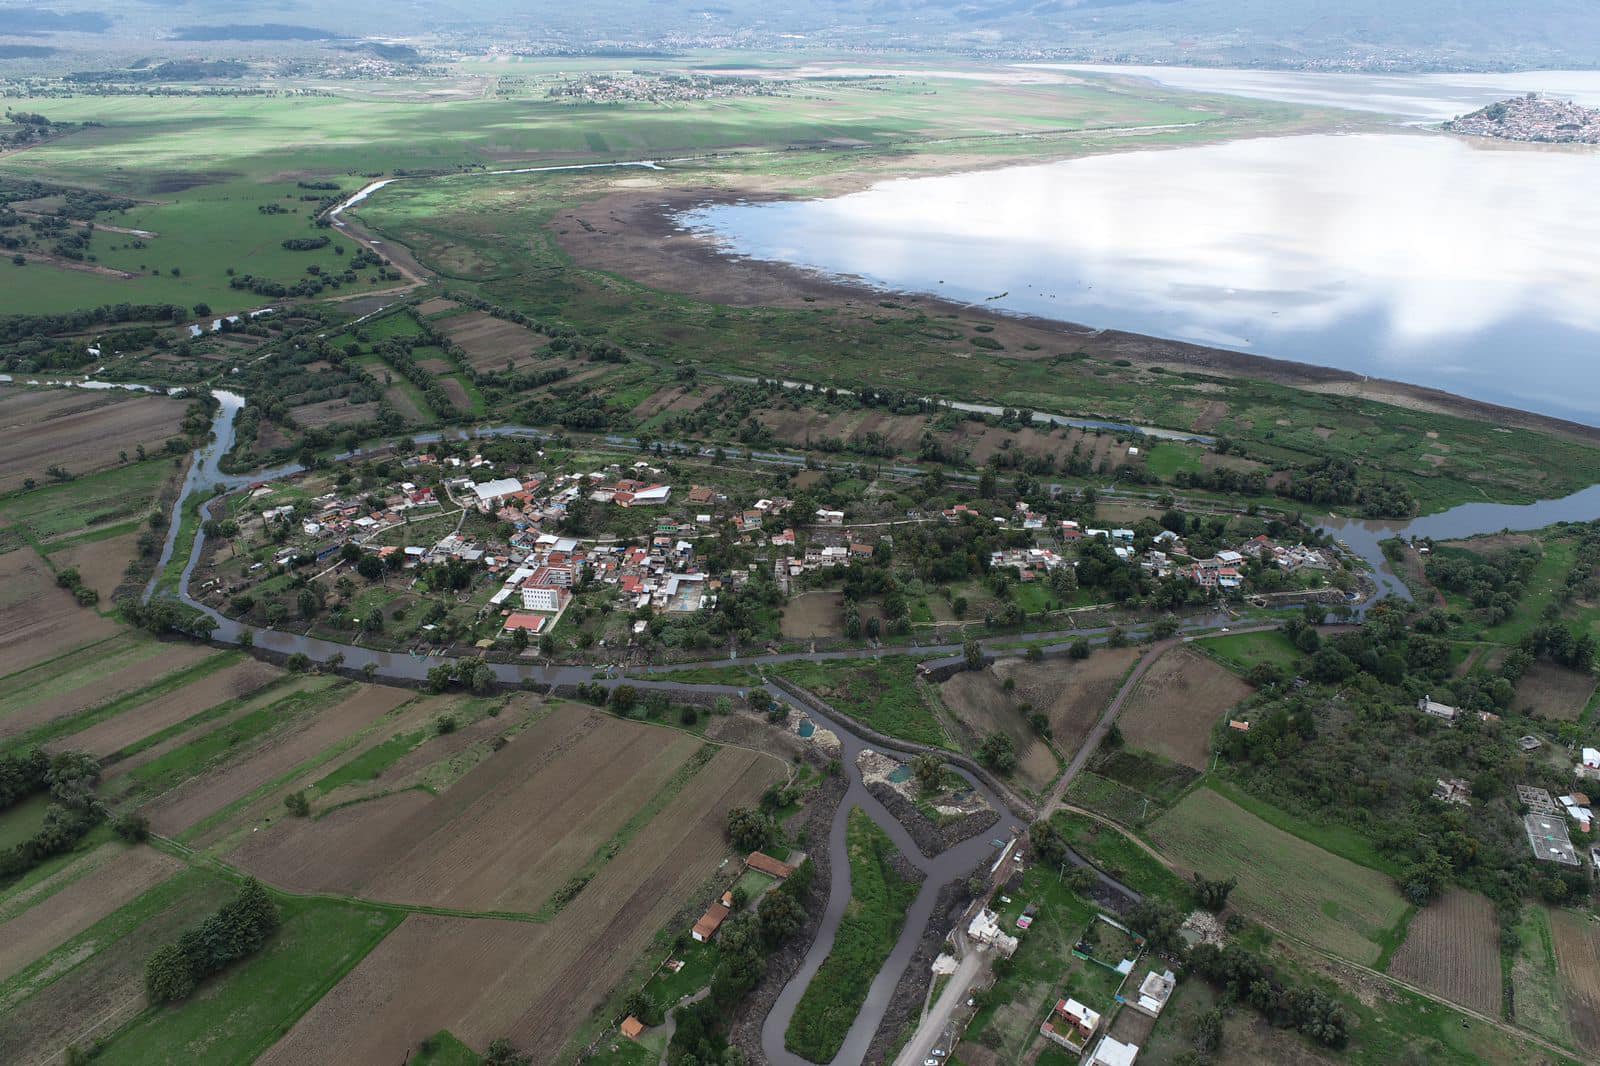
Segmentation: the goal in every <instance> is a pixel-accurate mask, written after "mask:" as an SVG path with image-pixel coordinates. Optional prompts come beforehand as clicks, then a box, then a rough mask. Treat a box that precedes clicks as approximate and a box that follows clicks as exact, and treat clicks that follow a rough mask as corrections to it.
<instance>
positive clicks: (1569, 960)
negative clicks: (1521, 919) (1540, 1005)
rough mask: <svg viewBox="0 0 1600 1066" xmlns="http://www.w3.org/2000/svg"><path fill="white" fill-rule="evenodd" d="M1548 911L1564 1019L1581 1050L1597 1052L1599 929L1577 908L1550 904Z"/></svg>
mask: <svg viewBox="0 0 1600 1066" xmlns="http://www.w3.org/2000/svg"><path fill="white" fill-rule="evenodd" d="M1549 914H1550V932H1551V933H1552V934H1554V936H1555V941H1556V965H1557V967H1558V969H1559V970H1560V972H1561V990H1562V993H1563V994H1564V998H1565V1000H1566V1008H1567V1021H1568V1022H1569V1023H1571V1025H1572V1032H1573V1035H1574V1036H1575V1037H1577V1040H1578V1043H1579V1044H1580V1045H1581V1046H1582V1047H1583V1049H1584V1050H1585V1051H1588V1052H1590V1053H1591V1054H1595V1055H1600V928H1597V927H1596V925H1595V923H1594V922H1592V921H1590V919H1589V916H1588V915H1586V914H1583V913H1580V912H1578V911H1574V910H1568V909H1566V908H1561V909H1557V908H1554V907H1552V908H1550V911H1549Z"/></svg>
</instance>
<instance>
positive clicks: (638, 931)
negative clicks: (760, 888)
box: [259, 748, 784, 1066]
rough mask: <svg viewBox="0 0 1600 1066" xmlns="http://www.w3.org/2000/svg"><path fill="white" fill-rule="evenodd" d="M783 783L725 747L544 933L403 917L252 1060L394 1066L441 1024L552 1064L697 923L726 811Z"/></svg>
mask: <svg viewBox="0 0 1600 1066" xmlns="http://www.w3.org/2000/svg"><path fill="white" fill-rule="evenodd" d="M783 775H784V770H783V768H782V766H781V765H780V764H779V762H778V761H777V760H776V759H773V758H771V757H768V756H763V755H759V754H757V753H755V752H751V751H744V750H740V749H733V748H724V749H722V750H721V751H720V752H719V753H718V754H717V756H716V758H715V759H714V760H713V761H712V762H711V764H710V765H708V766H707V767H706V768H705V769H704V770H703V771H702V772H701V773H699V774H698V775H696V777H695V779H694V780H693V781H692V782H690V784H689V785H688V787H686V788H685V789H684V790H683V791H682V792H680V793H679V794H678V796H677V797H676V798H675V799H674V800H673V801H672V802H671V803H670V804H668V806H667V807H666V808H665V809H664V810H662V811H661V813H659V814H658V815H656V817H655V818H654V819H653V820H652V821H651V822H650V824H649V825H648V826H647V827H646V828H645V829H644V830H643V831H641V832H640V833H639V834H638V835H637V836H635V837H634V838H633V839H632V841H631V842H630V843H629V844H628V845H627V846H626V847H624V848H623V849H622V850H621V851H620V852H619V853H618V854H617V855H616V856H615V857H614V858H612V859H611V860H610V862H608V863H607V864H606V866H605V868H604V869H603V870H601V872H600V873H599V874H598V875H597V876H596V877H595V878H594V880H593V881H591V882H590V883H589V884H588V886H587V887H586V888H584V890H583V891H582V892H580V893H579V894H578V896H577V897H576V898H575V899H574V900H573V901H572V903H571V904H569V905H568V906H567V907H566V909H565V910H563V911H562V912H561V913H560V914H559V915H558V916H557V917H556V918H555V920H554V921H551V922H549V923H546V924H533V923H528V922H516V921H502V920H496V919H469V918H445V917H433V916H429V915H413V916H411V917H409V918H407V919H406V920H405V922H404V923H402V924H401V925H400V927H399V928H398V929H396V930H395V931H394V932H393V933H391V934H389V936H388V937H386V938H385V939H384V940H383V942H382V943H380V944H379V945H378V946H377V948H375V949H374V950H373V951H372V953H371V954H369V955H368V956H367V957H366V958H365V959H363V960H362V961H361V962H360V964H358V965H357V966H356V968H355V969H354V970H352V971H351V972H350V974H349V975H348V976H347V977H345V979H344V980H343V981H341V982H340V983H339V984H338V985H336V986H335V987H334V988H333V990H332V991H331V992H329V993H328V994H327V995H326V996H324V997H323V998H322V1000H321V1001H319V1002H318V1003H317V1005H316V1006H314V1007H312V1008H311V1010H310V1011H309V1012H308V1013H307V1014H306V1015H305V1016H304V1017H302V1018H301V1019H300V1021H299V1022H298V1023H297V1024H296V1025H295V1027H294V1028H293V1029H291V1030H290V1031H289V1033H288V1034H287V1035H286V1036H285V1037H284V1038H283V1039H282V1040H280V1041H279V1042H278V1043H277V1044H276V1045H275V1046H274V1047H273V1048H272V1049H271V1050H270V1051H268V1052H267V1054H266V1055H265V1056H263V1057H262V1058H261V1059H260V1060H259V1061H260V1062H261V1063H263V1064H267V1066H284V1064H290V1063H293V1064H299V1063H303V1062H312V1061H317V1062H333V1061H345V1062H399V1061H401V1060H402V1059H404V1058H405V1056H406V1054H407V1052H408V1051H409V1050H410V1049H411V1048H413V1047H414V1046H415V1045H416V1043H417V1041H418V1040H420V1039H422V1038H423V1037H425V1036H429V1035H431V1034H433V1033H436V1032H438V1031H439V1030H440V1029H443V1028H447V1029H449V1030H450V1031H451V1032H452V1033H454V1034H455V1035H457V1036H458V1037H460V1038H461V1039H462V1040H464V1041H465V1042H466V1043H467V1044H469V1045H471V1046H472V1047H474V1048H476V1049H478V1050H480V1051H481V1050H482V1049H483V1048H485V1047H486V1046H487V1045H488V1044H489V1042H490V1041H491V1040H493V1039H495V1038H496V1037H500V1036H506V1037H509V1038H510V1039H511V1041H512V1043H514V1044H516V1045H517V1046H518V1047H523V1048H534V1049H539V1050H538V1051H537V1052H536V1058H537V1059H538V1060H539V1061H546V1062H548V1061H556V1059H557V1057H558V1051H559V1050H560V1049H561V1048H562V1047H563V1045H564V1044H565V1043H566V1042H567V1041H568V1040H569V1039H570V1038H571V1037H572V1035H573V1034H574V1033H575V1032H576V1030H577V1029H578V1028H579V1026H580V1025H582V1024H583V1022H584V1021H585V1020H587V1019H588V1018H589V1017H590V1016H591V1015H592V1014H593V1012H594V1011H595V1010H596V1009H597V1008H598V1007H599V1006H600V1005H601V1004H602V1003H603V1002H604V1001H605V999H606V997H607V995H608V994H609V993H610V992H611V990H612V989H613V988H614V987H615V986H616V984H617V982H618V981H620V980H621V978H622V976H623V975H624V973H626V971H627V969H628V967H629V966H631V965H632V964H633V962H634V960H635V959H637V958H638V956H639V954H640V953H641V952H642V951H643V950H644V949H645V947H646V945H648V944H649V942H650V940H651V938H652V937H653V936H654V935H655V933H656V931H657V930H658V929H660V928H661V927H662V926H663V925H664V924H666V923H667V922H668V921H669V920H670V919H672V918H673V917H674V916H675V915H678V914H680V912H685V911H694V912H695V913H698V908H699V906H700V905H701V903H702V902H703V901H702V900H701V898H700V893H701V891H702V889H704V888H705V885H706V881H707V879H709V878H711V877H712V876H713V875H714V874H715V873H716V872H717V870H718V867H719V864H720V863H721V862H722V860H723V858H724V857H726V855H727V853H728V849H727V845H726V843H725V842H724V839H723V823H724V821H725V819H726V814H727V811H728V808H730V807H736V806H742V805H746V804H749V803H752V802H754V800H755V799H756V797H757V796H759V795H760V794H761V792H762V791H763V790H764V789H765V788H766V787H767V786H768V785H770V784H772V783H774V782H776V781H781V780H782V779H783Z"/></svg>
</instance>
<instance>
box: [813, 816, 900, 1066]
mask: <svg viewBox="0 0 1600 1066" xmlns="http://www.w3.org/2000/svg"><path fill="white" fill-rule="evenodd" d="M846 840H847V843H848V847H849V860H850V903H849V905H848V906H847V907H846V909H845V914H844V918H843V919H842V920H841V921H840V922H839V930H838V933H837V934H836V935H835V937H834V941H833V950H832V951H830V952H828V957H827V958H826V959H824V960H823V962H822V967H821V968H820V969H819V970H818V971H817V973H816V976H815V977H813V978H812V979H811V983H810V984H809V985H807V986H806V991H805V994H804V995H803V996H801V997H800V1005H799V1006H798V1007H797V1008H796V1009H795V1013H794V1017H793V1018H792V1019H791V1020H790V1022H789V1031H788V1032H787V1033H785V1034H784V1046H785V1047H787V1048H788V1049H789V1050H790V1051H792V1052H794V1053H795V1054H797V1055H801V1056H803V1057H804V1058H806V1059H809V1060H810V1061H812V1062H819V1063H826V1062H831V1061H832V1060H833V1057H834V1055H835V1054H837V1053H838V1051H839V1045H840V1044H842V1043H843V1042H844V1038H845V1034H846V1033H847V1032H848V1031H849V1029H850V1024H851V1023H852V1022H853V1021H855V1017H856V1012H857V1011H859V1010H860V1009H861V1004H862V1003H863V1002H864V1001H865V1000H866V998H867V989H868V988H869V987H871V985H872V979H873V978H874V977H876V976H877V975H878V970H879V969H880V968H881V967H882V966H883V960H884V959H886V958H888V957H889V952H890V951H891V950H893V948H894V944H895V941H896V940H897V939H899V936H900V929H901V927H902V926H903V925H905V920H906V908H907V907H909V906H911V901H912V900H914V899H915V898H916V896H917V885H916V883H915V882H912V881H907V880H904V879H902V878H901V877H900V875H899V874H898V873H897V872H896V871H895V869H894V867H893V866H892V865H891V860H892V859H893V858H894V856H895V854H896V852H895V848H894V844H892V843H891V842H890V840H889V837H888V834H886V833H884V831H883V830H882V829H879V828H878V827H877V826H876V825H874V824H873V823H872V820H871V819H870V818H868V817H867V815H866V812H865V811H862V810H861V809H860V808H856V809H855V810H852V811H851V812H850V825H849V828H848V836H847V837H846Z"/></svg>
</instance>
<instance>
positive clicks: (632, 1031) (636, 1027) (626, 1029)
mask: <svg viewBox="0 0 1600 1066" xmlns="http://www.w3.org/2000/svg"><path fill="white" fill-rule="evenodd" d="M643 1033H644V1022H641V1021H640V1020H639V1019H638V1018H635V1017H634V1016H633V1015H631V1014H630V1015H628V1016H627V1017H626V1018H624V1019H622V1035H623V1036H625V1037H627V1038H628V1039H629V1040H637V1039H639V1037H640V1035H641V1034H643Z"/></svg>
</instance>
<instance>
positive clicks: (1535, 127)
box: [1444, 93, 1600, 144]
mask: <svg viewBox="0 0 1600 1066" xmlns="http://www.w3.org/2000/svg"><path fill="white" fill-rule="evenodd" d="M1444 128H1445V129H1447V130H1449V131H1450V132H1451V133H1464V134H1467V135H1468V136H1471V137H1497V138H1499V139H1500V140H1502V141H1539V142H1543V143H1549V144H1600V110H1596V109H1595V108H1592V107H1583V106H1581V105H1579V104H1575V103H1573V102H1572V101H1570V100H1555V99H1552V98H1550V97H1548V96H1540V95H1538V94H1537V93H1528V94H1527V95H1526V96H1513V97H1512V98H1511V99H1509V100H1501V101H1499V102H1498V103H1493V104H1490V105H1489V106H1488V107H1482V108H1479V109H1478V110H1476V111H1474V112H1472V114H1470V115H1462V116H1460V117H1458V118H1455V119H1452V120H1451V121H1449V122H1446V123H1445V124H1444Z"/></svg>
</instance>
